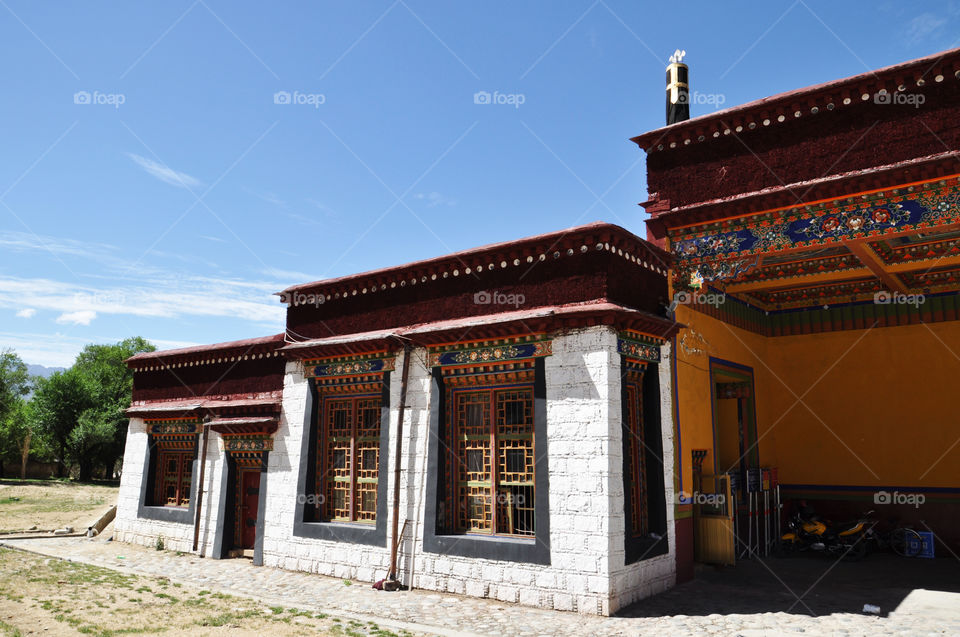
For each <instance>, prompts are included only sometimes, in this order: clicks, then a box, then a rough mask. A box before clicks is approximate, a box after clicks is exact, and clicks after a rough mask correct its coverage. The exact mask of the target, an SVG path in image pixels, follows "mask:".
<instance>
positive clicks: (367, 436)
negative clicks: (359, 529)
mask: <svg viewBox="0 0 960 637" xmlns="http://www.w3.org/2000/svg"><path fill="white" fill-rule="evenodd" d="M380 408H381V396H380V395H379V394H344V395H331V396H327V397H325V398H324V400H323V409H322V410H321V414H320V435H319V436H318V449H317V493H318V494H320V495H322V498H320V499H319V502H318V509H319V511H320V518H321V520H323V521H324V522H358V523H361V524H376V521H377V486H378V484H379V466H380ZM341 415H342V418H341Z"/></svg>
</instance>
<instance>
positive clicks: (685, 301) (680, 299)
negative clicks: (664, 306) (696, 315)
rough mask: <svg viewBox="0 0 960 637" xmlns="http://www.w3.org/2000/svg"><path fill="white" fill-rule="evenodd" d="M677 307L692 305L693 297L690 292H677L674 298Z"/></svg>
mask: <svg viewBox="0 0 960 637" xmlns="http://www.w3.org/2000/svg"><path fill="white" fill-rule="evenodd" d="M675 299H676V301H677V304H678V305H689V304H691V303H693V295H692V294H690V292H686V291H685V292H677V295H676V297H675Z"/></svg>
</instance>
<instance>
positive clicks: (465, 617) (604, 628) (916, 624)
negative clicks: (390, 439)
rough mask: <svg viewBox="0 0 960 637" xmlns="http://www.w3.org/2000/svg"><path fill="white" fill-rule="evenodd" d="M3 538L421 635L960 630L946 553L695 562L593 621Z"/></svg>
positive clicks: (70, 542)
mask: <svg viewBox="0 0 960 637" xmlns="http://www.w3.org/2000/svg"><path fill="white" fill-rule="evenodd" d="M4 544H5V545H6V546H10V547H13V548H20V549H24V550H29V551H34V552H38V553H41V554H44V555H48V556H51V557H58V558H62V559H69V560H74V561H79V562H84V563H88V564H94V565H98V566H104V567H108V568H112V569H116V570H118V571H122V572H129V573H136V574H143V575H155V576H165V577H168V578H170V579H171V580H172V581H179V582H182V583H185V584H192V585H195V586H203V587H205V588H208V589H211V590H215V591H219V592H222V593H228V594H234V595H239V596H244V597H252V598H256V599H258V600H261V601H263V602H265V603H268V604H283V605H285V606H294V607H298V608H303V609H309V610H316V611H323V612H331V613H337V614H338V615H339V616H341V617H344V618H353V619H358V620H365V621H366V620H376V621H377V622H379V624H380V625H382V626H385V627H389V628H393V629H403V628H405V629H407V630H410V631H412V632H420V633H426V634H437V635H577V636H586V635H661V636H663V635H702V634H710V635H743V636H744V637H753V636H760V635H771V636H772V635H783V634H803V635H805V636H806V635H960V592H958V591H960V562H957V561H956V560H952V559H949V558H948V559H938V560H932V561H930V560H928V561H920V560H905V561H896V560H898V559H899V558H895V557H893V556H887V555H873V556H870V558H868V560H865V561H864V562H862V563H859V564H845V563H844V564H838V565H836V566H834V567H833V568H831V566H832V565H831V563H830V562H828V561H819V560H809V559H803V560H783V561H778V560H770V561H767V562H765V563H764V564H761V563H758V562H756V561H754V562H746V563H741V564H740V566H738V567H737V568H736V569H724V570H714V569H704V570H701V571H700V572H699V573H698V577H697V579H696V580H695V581H693V582H689V583H686V584H683V585H681V586H679V587H676V588H674V589H672V590H671V591H669V592H667V593H664V594H662V595H658V596H656V597H653V598H651V599H649V600H645V601H643V602H641V603H639V604H635V605H634V606H632V607H630V608H629V609H627V610H626V611H625V612H624V613H623V614H621V615H620V616H618V617H597V616H582V615H576V614H573V613H562V612H556V611H545V610H538V609H531V608H526V607H523V606H518V605H512V604H503V603H499V602H496V601H491V600H483V599H474V598H466V597H459V596H456V595H445V594H437V593H431V592H424V591H410V592H398V593H386V592H381V591H375V590H372V589H371V588H370V587H369V585H367V584H361V583H351V584H352V585H348V584H347V583H345V582H344V581H342V580H338V579H334V578H329V577H323V576H318V575H311V574H306V573H296V572H288V571H282V570H277V569H271V568H262V567H261V568H258V567H254V566H253V565H252V564H251V563H250V562H248V561H246V560H243V559H236V560H211V559H199V558H197V557H195V556H193V555H188V554H179V555H178V554H176V553H173V552H170V551H159V552H158V551H156V550H153V549H148V548H144V547H139V546H132V545H129V544H120V543H116V542H107V541H105V540H101V539H97V540H88V539H86V538H57V539H52V538H51V539H33V540H8V541H6V542H5V543H4ZM918 580H919V581H922V582H924V583H925V585H926V586H928V587H929V588H931V589H933V590H932V591H925V590H919V588H918V587H917V586H915V585H914V584H913V582H915V581H918ZM791 591H792V592H791ZM937 591H950V592H937ZM798 597H799V598H801V601H800V602H798V601H797V598H798ZM864 603H871V604H876V605H878V606H880V607H881V609H882V612H881V616H879V617H877V616H869V615H864V614H863V613H861V612H859V609H860V608H862V606H863V604H864ZM791 607H792V608H791ZM813 615H816V616H813Z"/></svg>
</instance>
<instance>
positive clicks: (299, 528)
mask: <svg viewBox="0 0 960 637" xmlns="http://www.w3.org/2000/svg"><path fill="white" fill-rule="evenodd" d="M293 535H294V537H302V538H307V539H311V540H331V541H334V542H348V543H351V544H366V545H369V546H386V543H387V529H386V524H383V523H381V524H367V523H363V522H294V524H293Z"/></svg>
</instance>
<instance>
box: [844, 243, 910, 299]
mask: <svg viewBox="0 0 960 637" xmlns="http://www.w3.org/2000/svg"><path fill="white" fill-rule="evenodd" d="M844 245H845V246H847V248H848V249H849V250H850V252H852V253H853V254H854V256H856V257H857V258H858V259H860V262H861V263H863V265H864V266H866V267H867V269H869V270H870V271H871V272H872V273H873V274H874V275H875V276H876V277H877V278H878V279H880V281H882V282H883V284H884V285H886V286H887V287H888V288H889V289H890V290H891V291H893V292H899V293H901V294H907V293H909V288H907V286H906V285H904V283H903V281H901V280H900V277H898V276H897V275H896V274H894V273H892V272H889V271H888V270H887V269H886V266H885V265H884V263H883V260H882V259H881V258H880V255H879V254H877V253H876V252H875V251H874V249H873V248H872V247H871V246H870V244H869V243H868V242H867V241H865V240H863V241H845V242H844Z"/></svg>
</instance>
